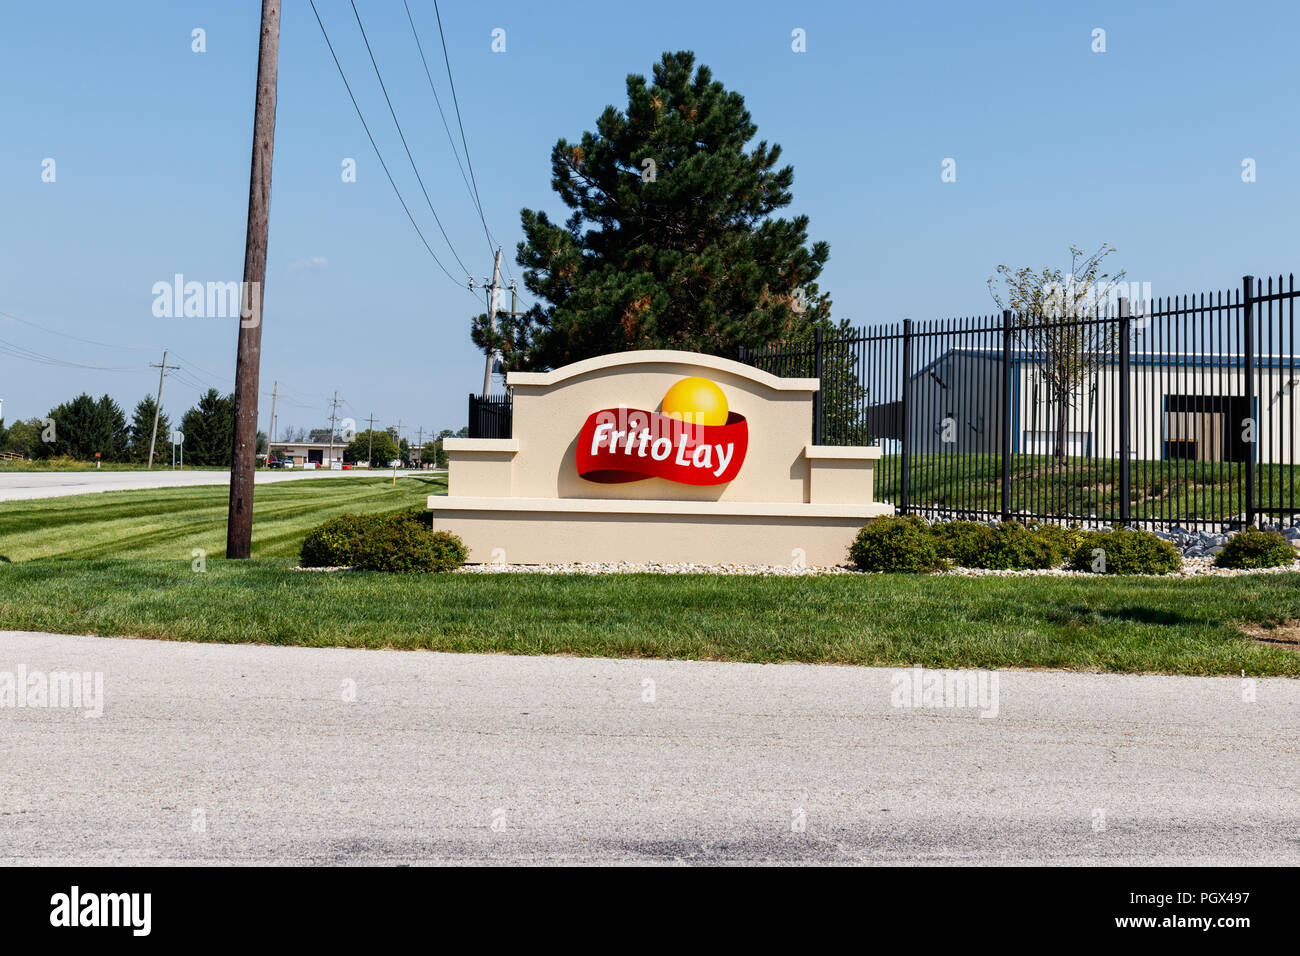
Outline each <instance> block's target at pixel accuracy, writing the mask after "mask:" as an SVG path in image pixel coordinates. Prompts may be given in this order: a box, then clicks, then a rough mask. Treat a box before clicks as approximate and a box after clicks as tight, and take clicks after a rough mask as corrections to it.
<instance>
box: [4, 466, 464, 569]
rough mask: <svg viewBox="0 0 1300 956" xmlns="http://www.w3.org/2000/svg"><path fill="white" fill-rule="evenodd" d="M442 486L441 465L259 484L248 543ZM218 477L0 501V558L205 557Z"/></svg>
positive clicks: (263, 547) (298, 538) (216, 522)
mask: <svg viewBox="0 0 1300 956" xmlns="http://www.w3.org/2000/svg"><path fill="white" fill-rule="evenodd" d="M446 490H447V479H446V477H445V476H443V475H419V476H411V477H401V478H398V479H397V480H396V482H394V481H393V479H392V477H391V476H382V475H377V476H375V477H374V478H369V477H367V478H351V477H349V478H310V479H303V480H301V481H284V482H278V483H276V484H268V485H258V486H257V490H256V493H255V497H254V504H253V517H254V524H253V553H254V554H255V555H257V556H258V557H292V556H295V555H297V554H298V549H299V548H300V547H301V545H302V539H303V537H304V536H305V535H306V534H307V532H308V531H310V530H311V529H312V528H314V527H315V526H316V525H318V524H320V523H321V522H323V521H326V520H327V519H329V518H332V517H334V516H335V515H340V514H344V513H347V512H352V513H369V512H375V511H397V510H400V509H402V508H410V507H414V506H417V505H418V506H421V507H423V506H424V504H425V502H426V500H427V498H428V496H429V495H431V494H441V493H443V492H445V491H446ZM229 494H230V492H229V490H228V489H227V488H226V486H224V485H206V486H199V487H190V488H158V489H149V490H143V491H139V490H137V491H107V492H103V493H102V494H91V495H69V496H67V497H63V498H40V499H36V500H34V501H7V502H0V562H3V561H5V560H9V561H29V560H32V559H36V558H121V559H138V558H175V559H180V558H184V560H185V561H187V562H188V561H189V560H190V555H191V553H192V551H193V550H194V549H195V548H202V549H203V550H204V551H205V552H206V553H207V554H208V555H209V556H210V557H221V556H223V555H224V554H225V549H226V508H227V505H228V502H229Z"/></svg>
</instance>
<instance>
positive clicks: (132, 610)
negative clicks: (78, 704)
mask: <svg viewBox="0 0 1300 956" xmlns="http://www.w3.org/2000/svg"><path fill="white" fill-rule="evenodd" d="M292 563H293V562H292V561H291V560H289V559H259V560H255V561H252V562H229V563H228V562H225V561H210V562H209V563H208V565H207V567H208V570H207V571H206V572H205V573H196V572H194V571H192V570H191V567H190V561H189V557H188V552H186V554H185V555H184V556H183V557H181V558H179V559H173V560H168V561H143V560H130V561H121V560H110V559H98V560H78V561H28V562H23V563H14V564H0V628H12V629H28V630H39V631H55V632H60V631H62V632H74V633H96V634H111V635H124V636H138V637H154V638H166V639H173V640H183V641H213V642H231V643H268V644H286V645H287V644H293V645H306V646H315V647H370V648H403V649H427V650H440V651H466V652H489V653H492V652H496V653H512V654H571V655H582V656H605V657H670V658H695V659H715V660H735V661H758V662H776V661H807V662H819V663H835V664H873V665H888V666H905V665H914V664H915V665H922V666H927V667H981V668H992V667H1037V668H1054V669H1066V670H1082V671H1116V672H1163V673H1176V674H1238V673H1240V672H1241V671H1243V670H1244V671H1245V672H1246V673H1247V674H1248V675H1250V676H1266V675H1280V676H1289V677H1300V654H1297V653H1295V652H1294V651H1293V650H1290V649H1287V648H1286V647H1283V646H1280V645H1270V644H1263V643H1259V642H1256V641H1254V640H1252V639H1250V638H1247V637H1244V636H1243V635H1242V633H1241V631H1240V629H1239V625H1243V624H1244V625H1263V626H1265V627H1269V626H1272V625H1274V624H1276V623H1279V622H1284V621H1294V620H1295V619H1297V618H1300V586H1298V585H1300V575H1297V574H1286V575H1259V576H1254V577H1251V576H1246V577H1237V578H1202V579H1161V578H1129V579H1109V580H1105V579H1097V580H1094V579H1079V578H1047V577H1036V578H962V577H923V576H915V577H914V576H896V575H864V576H856V575H854V576H845V577H817V578H759V577H708V576H666V575H665V576H659V575H620V576H596V575H591V576H587V575H582V576H549V575H468V574H466V575H437V576H428V577H422V576H413V577H412V576H402V575H383V574H368V573H359V572H347V573H341V574H320V573H309V572H301V571H293V570H291V569H290V568H291V565H292Z"/></svg>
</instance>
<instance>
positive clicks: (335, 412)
mask: <svg viewBox="0 0 1300 956" xmlns="http://www.w3.org/2000/svg"><path fill="white" fill-rule="evenodd" d="M338 420H339V393H338V392H335V393H334V404H333V406H332V407H331V408H330V464H329V466H330V467H331V468H333V467H334V423H335V422H337V421H338Z"/></svg>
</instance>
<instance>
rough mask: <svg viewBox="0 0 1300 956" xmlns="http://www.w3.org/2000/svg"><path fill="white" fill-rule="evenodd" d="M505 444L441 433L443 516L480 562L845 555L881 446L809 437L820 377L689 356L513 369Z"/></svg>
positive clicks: (626, 356) (862, 514) (630, 355)
mask: <svg viewBox="0 0 1300 956" xmlns="http://www.w3.org/2000/svg"><path fill="white" fill-rule="evenodd" d="M507 384H508V385H509V387H510V389H511V392H512V395H513V402H514V421H513V434H514V437H513V438H511V439H472V438H469V439H451V438H449V439H446V440H445V441H444V445H443V447H444V448H445V449H446V451H447V457H448V468H449V474H448V494H447V495H446V496H431V497H430V498H429V507H430V508H431V509H433V511H434V512H435V518H434V522H435V527H438V528H443V529H447V530H450V531H454V532H456V533H457V534H459V535H461V536H462V537H463V538H464V539H465V541H466V544H467V545H469V548H470V560H471V561H480V562H485V561H492V560H504V561H506V562H509V563H515V564H536V563H554V562H576V561H585V562H617V561H628V562H701V563H732V564H789V563H791V562H792V561H793V562H795V563H798V562H799V561H801V560H802V561H805V562H807V563H810V564H837V563H842V562H844V560H845V557H846V556H845V551H846V549H847V547H848V543H849V542H850V541H851V540H852V537H853V534H854V533H855V532H856V531H857V529H858V528H859V527H860V526H861V525H862V524H863V523H864V522H865V521H866V520H867V519H868V518H871V517H875V516H877V515H880V514H885V513H889V512H891V511H892V510H893V509H892V508H891V507H890V506H888V505H882V504H877V503H875V502H873V500H872V493H873V488H872V477H873V471H874V465H875V461H876V460H877V458H878V457H879V454H880V452H879V449H877V448H867V447H855V448H842V447H835V448H828V447H820V446H814V445H810V444H809V443H808V437H809V435H810V433H811V430H812V400H813V395H814V394H815V393H816V391H817V388H818V383H817V380H816V379H785V378H778V377H776V376H774V375H770V374H768V373H766V372H763V371H760V370H758V369H754V368H752V367H750V366H747V365H743V364H741V363H739V362H733V361H730V360H728V359H722V358H717V357H716V356H710V355H701V354H698V353H694V352H673V351H649V350H648V351H640V352H620V353H616V354H613V355H605V356H600V357H599V358H594V359H587V360H585V361H582V362H577V363H574V364H573V365H568V366H565V367H563V368H560V369H556V370H555V371H552V372H540V373H520V372H512V373H511V374H510V375H509V376H508V378H507Z"/></svg>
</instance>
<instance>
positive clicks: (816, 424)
mask: <svg viewBox="0 0 1300 956" xmlns="http://www.w3.org/2000/svg"><path fill="white" fill-rule="evenodd" d="M822 347H823V346H822V330H821V329H820V328H818V329H814V330H813V378H815V379H817V383H818V388H817V391H816V392H815V393H813V435H812V440H813V444H814V445H820V444H821V443H822V432H823V423H822V419H823V417H824V416H825V411H826V400H825V397H824V396H823V395H822V393H823V392H824V391H825V390H826V383H825V382H823V381H822V368H823V361H824V360H823V357H822Z"/></svg>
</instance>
